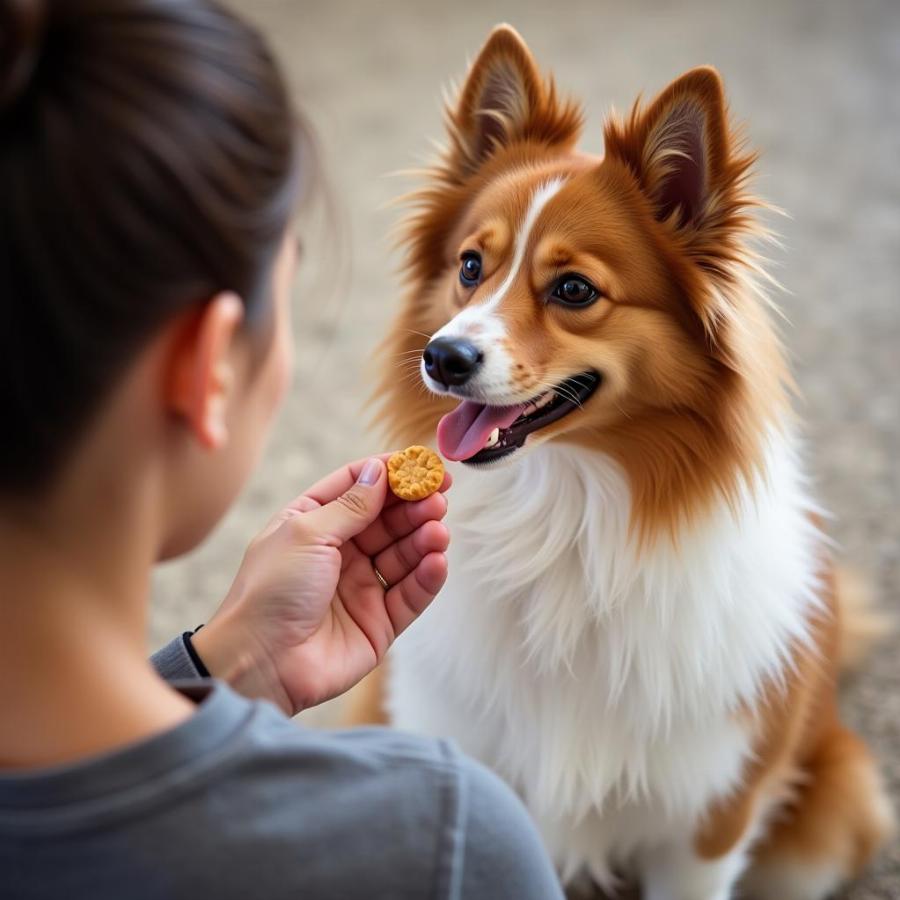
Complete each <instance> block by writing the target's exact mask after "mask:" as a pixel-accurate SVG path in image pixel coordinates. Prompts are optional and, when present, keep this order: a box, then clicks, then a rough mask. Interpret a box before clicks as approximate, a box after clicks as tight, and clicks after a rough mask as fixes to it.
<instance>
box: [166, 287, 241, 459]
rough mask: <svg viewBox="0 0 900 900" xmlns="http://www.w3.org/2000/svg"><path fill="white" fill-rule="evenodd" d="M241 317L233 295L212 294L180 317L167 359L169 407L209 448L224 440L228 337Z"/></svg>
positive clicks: (229, 379)
mask: <svg viewBox="0 0 900 900" xmlns="http://www.w3.org/2000/svg"><path fill="white" fill-rule="evenodd" d="M243 318H244V304H243V303H242V302H241V300H240V298H239V297H238V296H237V295H236V294H232V293H227V292H226V293H221V294H217V295H216V296H215V297H213V298H212V300H210V301H209V302H207V303H206V304H205V305H204V306H203V309H202V310H201V311H200V312H199V313H197V314H196V315H195V316H193V317H192V318H191V319H190V321H189V322H186V323H185V325H184V328H183V329H182V332H181V334H179V335H178V337H177V339H176V341H175V346H174V353H173V357H172V360H171V364H170V369H169V374H170V377H169V379H168V390H167V398H166V399H167V403H168V405H169V409H170V410H171V411H172V412H173V413H174V414H175V415H177V416H178V417H179V418H181V419H182V421H183V422H184V423H185V424H186V425H187V426H188V427H189V428H190V430H191V431H192V432H193V434H194V436H195V437H196V438H197V440H198V441H199V442H200V443H201V445H202V446H204V447H206V448H207V449H210V450H216V449H218V448H219V447H222V446H223V445H224V444H225V443H226V441H227V440H228V427H227V422H226V418H227V416H226V413H227V407H228V396H229V392H230V391H231V390H232V388H233V386H234V380H235V372H234V354H233V353H232V349H233V345H234V338H235V335H236V333H237V331H238V329H239V328H240V325H241V322H242V321H243Z"/></svg>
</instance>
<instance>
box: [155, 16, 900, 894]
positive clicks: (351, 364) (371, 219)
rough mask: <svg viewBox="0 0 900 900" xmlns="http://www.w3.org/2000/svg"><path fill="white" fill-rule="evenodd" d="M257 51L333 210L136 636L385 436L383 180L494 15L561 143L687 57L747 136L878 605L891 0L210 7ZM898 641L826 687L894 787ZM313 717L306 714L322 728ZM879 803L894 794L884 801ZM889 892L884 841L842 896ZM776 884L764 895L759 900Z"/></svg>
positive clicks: (805, 387) (836, 494) (435, 118)
mask: <svg viewBox="0 0 900 900" xmlns="http://www.w3.org/2000/svg"><path fill="white" fill-rule="evenodd" d="M230 5H231V6H233V7H234V8H235V9H237V10H238V11H239V12H241V13H242V14H244V15H246V16H247V17H248V18H250V19H252V20H253V21H255V22H256V23H257V24H258V25H259V27H260V28H261V29H262V30H263V31H264V32H265V33H266V34H267V35H268V37H269V38H270V40H271V41H272V43H273V45H274V47H275V49H276V51H277V52H278V54H279V56H280V58H281V60H282V62H283V64H284V66H285V68H286V70H287V73H288V77H289V79H290V82H291V85H292V88H293V89H294V91H295V94H296V97H297V102H298V104H299V105H300V106H301V108H302V109H303V110H304V111H305V112H306V113H307V115H308V116H309V117H310V118H311V119H312V121H313V123H314V125H315V127H316V129H317V131H318V134H319V136H320V139H321V144H322V149H323V156H324V160H325V165H326V169H327V173H328V178H329V181H330V184H329V187H328V190H329V191H330V193H331V195H332V199H333V201H334V206H335V210H336V220H337V224H336V226H335V227H327V226H326V227H322V226H321V222H320V221H319V220H320V218H321V217H316V216H311V217H309V221H307V222H306V223H305V224H304V223H302V222H301V226H300V227H301V233H302V234H303V238H304V243H305V244H306V245H307V249H306V252H305V257H304V259H303V261H302V264H301V268H302V271H301V275H300V278H299V279H298V284H297V289H296V295H297V296H296V306H295V310H296V322H295V328H296V341H297V356H298V366H297V376H296V380H295V384H294V388H293V391H292V393H291V397H290V399H289V401H288V403H287V407H286V409H285V410H284V412H283V414H282V417H281V419H280V422H279V425H278V427H277V430H276V432H275V434H274V437H273V440H272V442H271V444H270V446H269V449H268V452H267V455H266V457H265V460H264V462H263V465H262V466H261V468H260V470H259V471H258V473H257V475H256V477H255V478H254V480H253V482H252V484H251V485H250V487H249V488H248V489H247V491H246V492H245V494H244V496H243V498H242V500H241V502H240V503H239V504H238V505H237V506H236V508H235V509H234V510H232V512H231V513H230V515H229V516H228V518H227V519H226V520H225V522H224V523H223V524H222V526H221V527H220V528H219V529H218V531H217V532H216V534H215V535H214V536H213V537H212V538H211V539H210V540H209V541H208V542H207V544H206V545H205V546H204V547H203V548H201V549H200V551H199V552H197V553H195V554H193V555H192V556H191V557H190V558H189V559H187V560H183V561H178V562H176V563H171V564H168V565H166V566H164V567H163V568H161V569H160V571H159V572H158V575H157V578H156V583H155V585H154V593H155V598H154V612H153V618H152V622H151V634H150V644H151V647H153V648H156V647H157V646H159V645H160V644H162V643H164V642H165V641H166V640H168V639H169V638H170V637H171V636H173V635H174V634H176V633H177V632H180V631H183V630H184V629H186V628H193V627H196V625H198V624H199V623H200V622H203V621H205V620H206V619H207V618H209V616H210V615H211V614H212V612H213V610H214V609H215V607H216V605H217V604H218V602H219V601H220V600H221V598H222V597H223V596H224V594H225V592H226V590H227V589H228V586H229V584H230V583H231V579H232V577H233V575H234V572H235V570H236V568H237V566H238V563H239V562H240V558H241V554H242V552H243V550H244V548H245V546H246V544H247V542H248V540H249V539H250V537H252V535H253V534H254V533H255V532H256V531H257V530H258V529H259V528H261V527H262V526H263V524H264V523H265V521H266V520H267V518H268V517H269V516H270V515H271V514H272V513H273V512H274V511H275V510H276V509H277V508H278V507H279V506H280V505H283V504H284V503H285V502H286V501H287V500H289V499H290V498H291V497H292V496H294V495H295V494H297V493H299V492H300V491H301V490H303V489H304V488H305V487H306V486H308V485H309V484H310V483H312V482H313V481H314V480H315V479H316V478H318V477H319V476H320V475H322V474H324V473H326V472H328V471H330V470H331V469H332V468H335V467H336V466H338V465H339V464H341V463H342V462H344V461H346V460H349V459H351V458H355V457H358V456H361V455H364V454H366V453H368V452H370V451H373V450H380V449H386V448H383V447H381V445H380V444H379V442H378V436H377V430H376V431H373V430H372V429H371V428H370V427H369V425H370V418H371V417H370V414H369V412H368V410H367V400H368V397H369V392H370V390H371V387H370V386H371V382H372V378H371V361H370V356H371V353H372V350H373V348H374V347H375V345H376V344H377V342H378V341H379V340H380V338H381V336H382V335H383V333H384V331H385V329H386V326H387V322H388V320H389V318H390V316H391V315H392V313H393V312H394V310H395V309H396V307H397V303H398V299H399V293H400V279H399V277H398V275H397V272H396V268H397V264H398V257H397V255H396V253H394V252H393V251H392V249H391V243H390V238H389V232H390V228H391V226H392V225H393V224H394V223H395V222H396V221H397V218H398V216H399V213H398V211H397V210H396V209H391V208H389V207H388V204H389V202H390V201H391V200H392V199H393V198H395V197H396V196H398V195H399V194H401V193H403V192H404V191H406V190H408V189H409V188H410V187H411V186H412V184H413V182H411V181H410V179H409V178H408V177H403V176H393V177H392V176H391V175H390V173H392V172H396V171H397V170H401V169H408V168H411V167H415V166H417V165H420V164H421V163H422V162H423V161H424V160H426V159H427V158H428V156H429V155H430V152H431V151H430V145H429V139H430V138H438V139H440V138H442V131H441V112H440V110H441V96H442V95H441V90H442V88H444V87H446V86H447V85H448V83H449V82H450V81H451V79H456V80H458V79H460V78H461V76H462V75H463V73H464V72H465V68H466V64H467V62H468V61H469V60H471V59H472V58H473V57H474V55H475V54H476V53H477V51H478V49H479V47H480V46H481V43H482V42H483V41H484V39H485V37H486V35H487V33H488V31H489V30H490V28H491V27H492V26H493V25H494V24H496V23H497V22H500V21H508V22H510V23H511V24H512V25H514V26H515V27H516V28H517V29H518V30H519V31H520V32H521V33H522V35H523V36H524V37H525V39H526V40H527V41H528V43H529V44H530V46H531V48H532V50H533V52H534V54H535V56H536V57H537V59H538V61H539V63H540V64H541V66H542V67H545V68H546V69H552V71H553V72H554V73H555V74H556V77H557V81H558V83H559V86H560V87H561V88H562V89H563V90H564V91H569V92H571V93H573V94H574V95H575V96H576V97H578V98H580V99H582V100H583V101H584V104H585V108H586V110H587V128H586V131H585V135H584V138H583V141H582V144H583V146H584V147H585V148H586V149H588V150H591V151H594V152H600V151H601V149H602V147H601V126H602V121H603V116H604V114H605V113H606V112H607V110H608V109H609V107H610V106H611V105H614V106H616V107H617V108H618V109H620V110H622V109H625V108H627V107H629V106H630V104H631V103H632V102H633V100H634V99H635V97H636V96H637V94H638V93H640V92H643V93H644V94H645V95H651V94H653V93H654V92H656V91H657V90H659V89H660V88H662V87H663V86H664V85H665V84H666V83H667V82H668V81H669V80H671V79H672V78H673V77H675V76H677V75H678V74H679V73H681V72H682V71H684V70H685V69H688V68H690V67H692V66H695V65H698V64H701V63H711V64H713V65H715V66H716V67H717V68H718V69H719V71H720V72H721V73H722V75H723V76H724V79H725V84H726V88H727V90H728V92H729V96H730V99H731V106H732V111H733V113H734V116H735V118H737V119H738V120H742V121H744V122H746V124H747V127H748V133H749V136H750V139H751V143H752V144H753V145H754V146H755V147H756V148H758V149H759V150H760V151H761V152H762V158H761V161H760V164H759V167H758V172H759V176H758V179H757V182H756V185H757V192H758V193H759V194H760V195H762V196H763V197H764V198H765V199H767V200H769V201H770V202H772V203H774V204H775V205H777V206H779V207H781V208H783V209H785V210H787V211H788V212H789V213H790V218H778V219H777V220H775V221H771V222H770V224H772V225H774V227H775V228H776V229H777V230H778V231H779V232H780V234H781V235H782V239H783V243H784V250H783V251H780V252H778V253H777V255H776V257H775V260H774V262H775V265H774V267H773V269H772V271H773V274H774V275H775V277H776V278H778V280H779V281H781V282H782V284H784V285H785V287H786V288H787V292H785V293H784V294H782V295H781V296H779V297H778V298H776V299H777V300H778V301H779V302H780V304H781V306H782V308H783V310H784V312H785V315H786V318H787V323H786V325H785V327H784V338H785V342H786V344H787V346H788V348H789V350H790V355H791V358H792V360H793V364H794V370H795V373H796V376H797V381H798V383H799V388H800V393H801V395H802V400H801V401H800V403H799V404H798V408H799V411H800V413H801V415H802V417H803V419H804V420H805V423H806V434H807V436H808V456H809V462H810V465H811V469H812V472H813V474H814V477H815V483H816V491H817V494H818V496H819V497H820V498H821V500H822V502H823V504H824V505H825V506H826V508H828V509H829V510H830V511H831V512H832V513H833V514H834V516H835V518H834V521H833V522H832V523H831V532H832V534H833V536H834V537H835V538H836V540H837V541H838V542H839V545H840V552H841V555H842V556H843V557H844V558H845V559H846V560H848V561H850V562H851V563H852V564H853V565H854V566H856V567H857V568H858V569H859V570H860V571H861V572H863V573H864V574H865V575H866V576H867V577H868V578H869V579H870V580H871V582H872V583H873V585H875V586H876V589H877V591H878V595H879V597H880V599H881V602H882V604H883V605H884V606H885V607H887V608H889V609H893V610H897V611H898V612H900V591H898V586H900V2H897V0H855V2H853V3H846V2H832V0H804V2H786V0H755V2H753V3H748V2H746V0H730V2H721V0H689V2H661V0H659V2H654V0H629V2H618V3H615V2H601V0H550V2H547V0H544V2H535V0H452V2H446V3H437V2H433V0H379V2H377V3H368V2H364V0H356V2H351V0H330V2H327V3H325V2H311V0H231V3H230ZM898 646H900V633H898V635H897V636H896V637H895V638H894V639H893V640H889V641H887V642H886V643H885V644H884V645H883V646H882V647H881V648H880V649H879V650H878V652H877V653H876V654H875V655H874V656H873V657H872V658H871V659H870V660H869V661H868V663H867V664H866V666H865V668H864V669H863V670H862V671H861V672H860V673H859V674H857V675H855V676H854V677H853V678H852V679H851V680H849V681H848V682H847V684H846V686H845V688H844V690H843V703H844V709H845V712H846V717H847V719H848V720H849V722H850V723H851V724H852V725H853V726H855V727H856V728H858V729H859V730H860V731H862V732H863V733H864V734H865V736H866V737H867V738H868V739H869V741H870V742H871V743H872V745H873V746H874V747H875V749H876V751H877V752H878V753H879V755H880V757H881V759H882V760H883V763H884V766H885V770H886V773H887V776H888V778H889V780H890V784H891V786H892V790H893V795H894V797H895V799H897V800H900V654H898ZM331 717H332V713H330V712H329V710H327V709H326V710H323V711H320V712H318V713H317V715H315V716H313V717H312V719H313V721H314V722H317V723H318V722H322V721H326V722H327V721H328V720H329V719H330V718H331ZM898 805H900V804H898ZM847 897H848V898H852V900H875V898H879V900H887V898H900V845H898V844H895V845H894V846H893V847H892V848H891V849H890V850H889V851H888V852H887V853H886V854H885V855H884V856H883V857H882V859H881V861H880V862H879V864H878V865H877V866H876V867H875V868H874V869H873V870H872V871H871V873H870V874H869V875H868V876H867V877H866V878H865V879H864V880H863V881H862V882H861V883H860V884H859V885H857V886H856V887H855V888H854V889H853V890H852V891H851V892H850V893H849V894H848V895H847ZM772 900H779V898H772Z"/></svg>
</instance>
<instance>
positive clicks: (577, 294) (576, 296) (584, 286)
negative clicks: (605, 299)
mask: <svg viewBox="0 0 900 900" xmlns="http://www.w3.org/2000/svg"><path fill="white" fill-rule="evenodd" d="M550 296H551V297H553V298H554V299H556V300H561V301H562V302H563V303H565V304H567V305H568V306H587V305H588V304H590V303H593V302H594V300H596V299H597V297H599V296H600V292H599V291H598V290H597V288H595V287H594V286H593V285H592V284H591V283H590V282H589V281H585V280H584V279H583V278H582V277H581V276H580V275H564V276H563V277H562V278H561V279H560V280H559V282H558V283H557V285H556V287H555V288H554V289H553V291H552V293H551V294H550Z"/></svg>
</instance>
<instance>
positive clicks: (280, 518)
mask: <svg viewBox="0 0 900 900" xmlns="http://www.w3.org/2000/svg"><path fill="white" fill-rule="evenodd" d="M321 505H322V504H321V503H318V502H317V501H315V500H313V498H312V497H303V496H300V497H297V499H296V500H294V501H293V502H292V504H291V505H290V506H285V507H284V509H280V510H279V511H278V512H277V513H275V515H274V516H272V518H271V519H269V521H268V522H267V523H266V527H265V528H263V530H262V531H261V532H260V533H259V534H258V535H257V536H256V538H255V540H257V541H258V540H261V539H262V538H265V537H268V536H269V535H270V534H273V533H274V532H276V531H278V529H279V528H280V527H281V526H282V525H283V524H284V523H285V522H286V521H287V520H288V519H292V518H293V517H294V516H296V515H297V513H306V512H310V511H312V510H314V509H317V508H318V507H319V506H321Z"/></svg>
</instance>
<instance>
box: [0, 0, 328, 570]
mask: <svg viewBox="0 0 900 900" xmlns="http://www.w3.org/2000/svg"><path fill="white" fill-rule="evenodd" d="M307 138H308V135H307V134H306V133H305V132H304V131H303V130H302V128H301V127H300V126H299V125H298V122H297V119H296V118H295V117H294V115H293V114H292V111H291V109H290V105H289V100H288V96H287V91H286V87H285V85H284V83H283V81H282V78H281V75H280V73H279V71H278V68H277V66H276V64H275V62H274V60H273V58H272V56H271V54H270V52H269V50H268V48H267V46H266V45H265V43H264V42H263V40H262V39H261V38H260V36H259V35H258V34H257V33H256V32H255V31H254V30H253V29H251V28H250V27H248V26H247V25H246V24H244V23H243V22H241V21H240V20H239V19H237V18H235V17H234V16H233V15H232V14H230V13H229V12H227V11H225V10H224V9H223V8H221V7H220V6H219V5H218V4H216V3H215V2H212V0H0V186H2V190H3V202H2V204H0V304H2V311H3V324H2V327H0V409H2V417H3V438H2V440H0V504H2V506H0V509H3V508H5V507H6V506H9V507H10V508H18V509H21V507H22V501H23V500H24V501H25V502H26V503H27V504H33V503H35V502H37V501H38V500H41V499H42V498H46V497H47V496H50V495H52V493H53V491H54V490H57V488H58V487H59V486H60V485H61V484H64V483H65V482H66V480H67V479H69V480H71V479H72V478H74V477H82V476H84V473H85V472H88V471H90V472H93V473H95V474H96V473H97V472H102V471H103V468H104V467H106V469H108V470H114V469H116V468H119V469H121V470H130V467H132V466H135V469H134V470H135V471H140V472H141V473H142V479H143V480H145V481H148V482H149V481H152V482H153V484H154V488H153V489H154V490H157V491H159V492H160V493H161V494H163V495H166V496H168V498H169V500H168V501H166V500H165V499H164V500H163V502H168V504H169V507H168V508H169V509H171V511H172V514H171V516H170V519H171V522H170V524H169V526H168V531H167V533H166V534H165V535H162V536H161V542H162V543H161V546H160V548H159V552H160V553H161V555H171V554H172V553H176V552H180V551H182V550H184V549H187V548H188V547H189V546H191V545H193V544H194V543H196V542H197V540H199V539H200V538H201V537H202V536H203V535H204V534H205V533H206V532H207V531H208V530H209V528H210V527H211V526H212V525H213V524H214V522H215V521H216V520H217V519H218V518H219V516H220V515H221V513H222V512H223V511H224V509H225V508H227V506H228V504H229V503H230V501H231V500H232V499H233V497H234V496H235V494H236V493H237V491H238V489H239V488H240V487H241V485H242V484H243V482H244V480H245V479H246V476H247V474H248V473H249V471H250V469H251V468H252V464H253V462H254V461H255V459H256V457H257V455H258V452H259V450H260V447H261V444H262V442H263V439H264V436H265V434H266V433H267V430H268V425H269V423H270V421H271V418H272V414H273V412H274V410H275V408H276V407H277V405H278V400H279V399H280V397H281V395H282V394H283V392H284V389H285V387H286V384H287V376H288V372H289V368H290V349H289V348H290V335H289V318H288V293H289V280H290V274H291V269H292V266H293V254H294V247H293V242H292V241H291V240H290V239H289V238H288V224H289V219H290V217H291V213H292V210H293V208H294V206H295V203H296V200H297V188H298V182H299V180H300V178H301V177H302V179H303V180H308V179H309V178H310V176H311V174H312V173H311V172H310V171H308V170H309V165H308V162H309V161H308V159H307V156H308V155H307V154H306V153H305V152H304V151H305V149H307V148H308V147H309V146H310V144H309V141H308V139H307ZM301 170H302V171H301ZM104 457H105V458H104ZM136 462H139V463H140V465H139V466H138V465H136ZM88 477H94V476H93V475H91V476H88ZM111 490H113V491H114V490H115V489H111ZM110 500H111V498H109V497H98V498H97V502H98V503H104V502H110Z"/></svg>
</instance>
